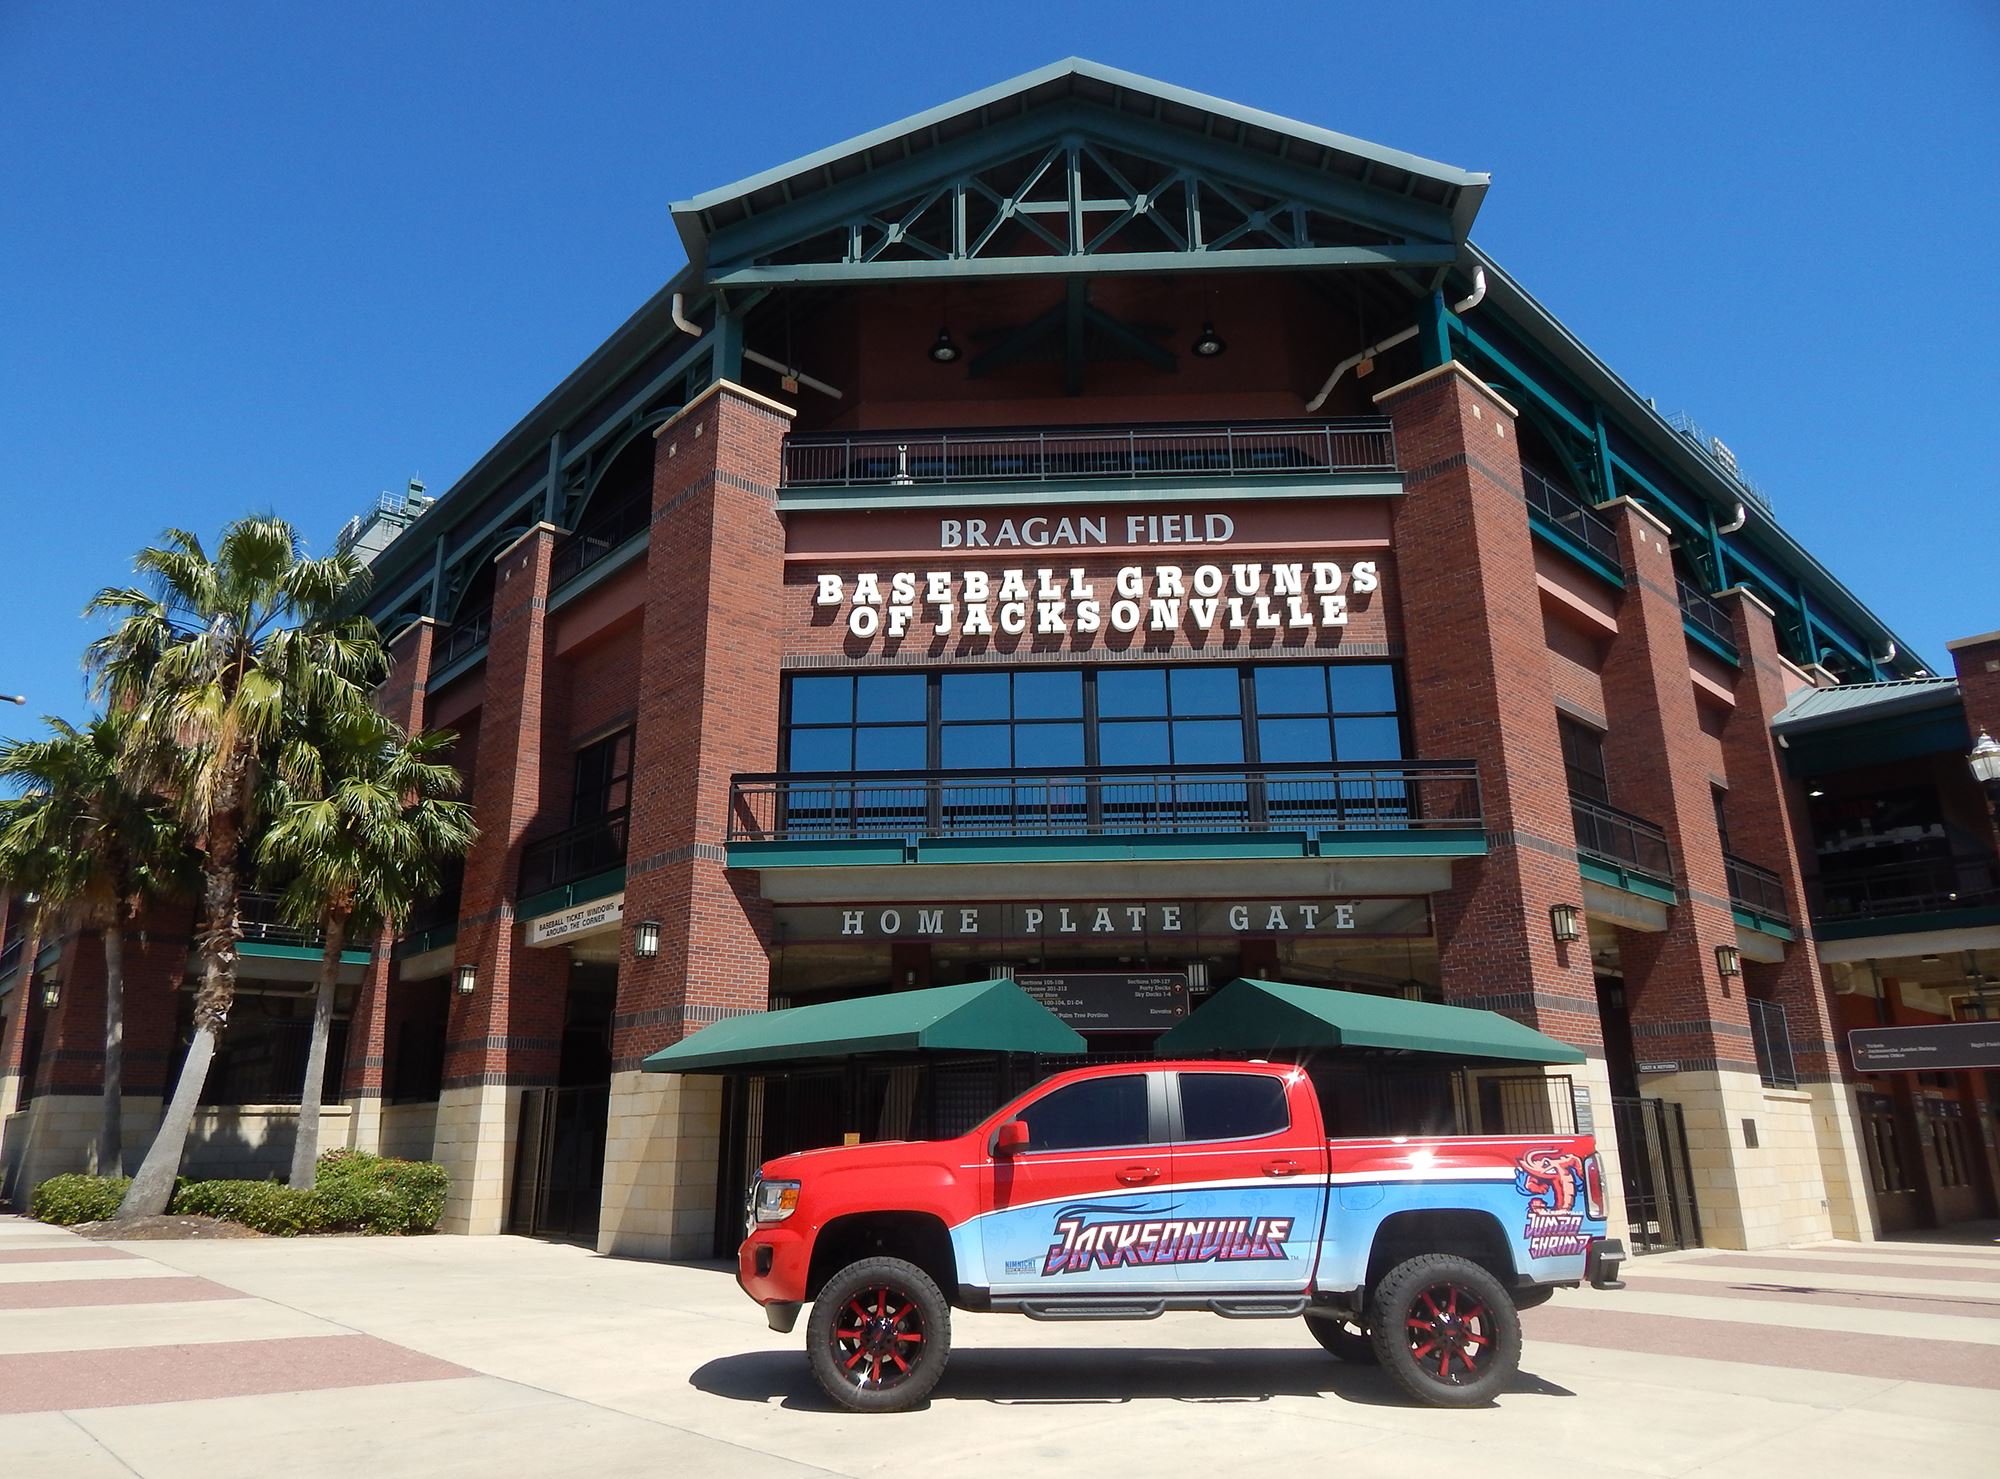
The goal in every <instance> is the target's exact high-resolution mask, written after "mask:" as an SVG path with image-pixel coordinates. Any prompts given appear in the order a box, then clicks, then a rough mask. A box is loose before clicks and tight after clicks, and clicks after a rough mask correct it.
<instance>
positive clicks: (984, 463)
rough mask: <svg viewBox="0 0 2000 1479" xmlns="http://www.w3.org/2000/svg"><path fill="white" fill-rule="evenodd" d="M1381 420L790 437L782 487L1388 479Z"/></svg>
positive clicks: (1390, 466)
mask: <svg viewBox="0 0 2000 1479" xmlns="http://www.w3.org/2000/svg"><path fill="white" fill-rule="evenodd" d="M1395 470H1396V434H1395V431H1394V430H1393V429H1392V428H1391V426H1390V424H1389V421H1388V418H1387V417H1379V416H1363V417H1351V418H1347V419H1344V420H1337V421H1310V422H1292V421H1280V422H1271V421H1253V422H1236V423H1226V424H1224V423H1218V424H1214V425H1194V426H1132V427H1119V428H1085V427H1052V428H1026V429H1018V430H1004V431H979V430H974V431H883V432H856V433H818V432H808V433H794V434H793V435H791V436H788V437H786V438H785V451H784V481H785V486H786V487H788V488H817V487H838V486H857V485H861V486H870V485H872V486H890V487H893V486H899V485H907V484H915V483H992V482H1044V481H1049V480H1051V479H1063V480H1068V479H1093V478H1152V477H1187V476H1191V475H1192V476H1202V477H1222V478H1231V477H1236V478H1241V477H1260V476H1264V475H1267V474H1271V473H1337V472H1341V473H1344V472H1393V471H1395Z"/></svg>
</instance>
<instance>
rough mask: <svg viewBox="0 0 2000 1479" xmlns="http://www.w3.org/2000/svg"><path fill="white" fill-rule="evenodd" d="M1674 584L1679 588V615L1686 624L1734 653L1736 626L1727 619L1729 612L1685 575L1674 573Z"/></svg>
mask: <svg viewBox="0 0 2000 1479" xmlns="http://www.w3.org/2000/svg"><path fill="white" fill-rule="evenodd" d="M1674 584H1675V586H1677V587H1678V588H1679V590H1680V596H1681V616H1682V618H1683V619H1684V620H1685V621H1686V622H1687V624H1688V625H1689V626H1691V627H1693V628H1694V629H1695V630H1696V631H1698V632H1700V633H1701V634H1702V635H1703V636H1705V637H1707V638H1708V639H1709V640H1710V641H1711V642H1714V643H1715V644H1717V645H1718V646H1720V647H1723V648H1725V649H1727V650H1728V651H1729V652H1731V653H1734V652H1735V651H1736V628H1735V626H1734V625H1733V624H1732V623H1731V622H1730V620H1729V613H1728V612H1727V611H1724V610H1723V609H1722V603H1721V602H1720V601H1718V600H1716V599H1715V597H1713V596H1711V595H1709V594H1708V592H1707V591H1704V590H1702V589H1700V588H1699V587H1698V586H1696V585H1695V584H1693V582H1691V581H1690V580H1688V578H1687V577H1686V576H1685V575H1676V576H1675V577H1674Z"/></svg>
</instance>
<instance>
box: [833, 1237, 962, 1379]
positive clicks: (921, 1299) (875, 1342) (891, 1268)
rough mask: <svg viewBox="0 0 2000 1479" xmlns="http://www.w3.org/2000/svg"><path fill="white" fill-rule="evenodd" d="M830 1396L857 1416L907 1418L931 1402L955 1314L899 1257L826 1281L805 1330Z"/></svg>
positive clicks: (867, 1262)
mask: <svg viewBox="0 0 2000 1479" xmlns="http://www.w3.org/2000/svg"><path fill="white" fill-rule="evenodd" d="M806 1353H807V1355H808V1356H809V1357H810V1358H811V1361H812V1370H813V1376H814V1377H815V1378H816V1379H817V1380H818V1381H819V1384H820V1386H821V1387H823V1388H825V1390H826V1394H827V1395H828V1396H829V1397H831V1398H833V1400H834V1401H836V1402H838V1403H840V1405H841V1406H843V1407H850V1408H852V1409H853V1410H854V1411H856V1412H906V1411H908V1410H909V1409H910V1408H912V1407H915V1406H916V1405H918V1404H919V1403H920V1402H922V1401H923V1400H924V1398H925V1397H927V1396H929V1395H930V1391H931V1388H932V1387H934V1386H936V1385H937V1381H938V1378H939V1377H940V1376H942V1375H944V1363H945V1360H946V1359H947V1358H948V1357H949V1356H950V1354H951V1307H950V1306H949V1305H947V1304H946V1303H945V1298H944V1295H943V1294H941V1293H939V1292H938V1286H937V1285H936V1283H935V1282H933V1281H932V1279H931V1276H930V1275H929V1274H927V1273H925V1272H924V1271H923V1270H922V1269H920V1268H918V1267H917V1266H916V1265H915V1264H914V1263H908V1262H905V1261H904V1260H903V1259H900V1258H864V1259H862V1260H861V1261H860V1262H858V1263H850V1264H849V1265H848V1266H847V1267H846V1268H844V1269H842V1270H841V1271H840V1272H839V1273H837V1274H835V1275H834V1276H833V1277H832V1278H830V1279H828V1280H827V1281H826V1287H825V1288H823V1289H821V1290H820V1293H819V1298H818V1299H817V1300H815V1301H814V1302H813V1312H812V1319H811V1320H809V1321H807V1323H806Z"/></svg>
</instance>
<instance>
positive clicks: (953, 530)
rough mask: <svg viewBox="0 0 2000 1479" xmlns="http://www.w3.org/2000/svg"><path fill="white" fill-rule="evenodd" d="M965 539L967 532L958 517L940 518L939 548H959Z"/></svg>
mask: <svg viewBox="0 0 2000 1479" xmlns="http://www.w3.org/2000/svg"><path fill="white" fill-rule="evenodd" d="M964 540H965V533H964V530H963V528H962V527H961V526H960V524H959V522H958V520H957V519H939V520H938V548H939V549H957V548H958V547H959V545H960V544H962V543H963V542H964Z"/></svg>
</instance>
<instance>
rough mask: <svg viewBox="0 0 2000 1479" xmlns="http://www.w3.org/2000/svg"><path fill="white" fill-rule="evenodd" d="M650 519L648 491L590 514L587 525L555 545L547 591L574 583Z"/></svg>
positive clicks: (649, 494)
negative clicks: (600, 511)
mask: <svg viewBox="0 0 2000 1479" xmlns="http://www.w3.org/2000/svg"><path fill="white" fill-rule="evenodd" d="M652 516H653V495H652V494H651V492H647V493H643V494H641V495H639V496H638V497H635V498H628V499H626V500H625V501H624V502H623V503H621V504H619V505H617V506H616V507H615V508H610V509H607V510H605V511H604V512H602V513H598V512H595V511H593V512H592V514H591V517H590V519H589V521H588V522H587V523H585V524H584V525H583V526H582V527H581V528H579V529H578V530H576V532H575V533H573V534H565V535H564V536H563V537H562V539H561V540H560V541H559V542H558V543H557V544H556V548H555V553H554V554H553V555H551V556H550V558H549V587H550V589H554V588H555V587H556V586H559V585H561V584H563V582H565V581H568V580H574V579H575V578H576V577H577V576H579V575H581V574H583V572H584V571H586V570H588V569H589V568H590V567H591V566H592V565H595V564H596V563H597V562H598V561H599V560H601V559H603V558H604V557H605V556H606V555H608V554H610V553H611V552H612V551H613V550H615V549H617V548H618V547H619V546H620V545H622V544H624V543H625V542H626V541H627V540H628V539H632V538H634V537H635V536H637V535H639V534H641V533H643V532H644V531H645V529H646V527H647V525H648V524H649V523H650V521H651V519H652Z"/></svg>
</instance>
